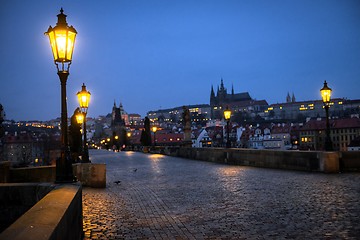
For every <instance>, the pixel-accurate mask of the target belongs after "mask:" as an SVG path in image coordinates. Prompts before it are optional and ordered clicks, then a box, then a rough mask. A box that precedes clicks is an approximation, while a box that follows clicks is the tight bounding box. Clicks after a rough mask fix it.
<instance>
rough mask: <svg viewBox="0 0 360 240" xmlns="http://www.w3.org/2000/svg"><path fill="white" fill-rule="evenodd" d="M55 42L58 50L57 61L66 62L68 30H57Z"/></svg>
mask: <svg viewBox="0 0 360 240" xmlns="http://www.w3.org/2000/svg"><path fill="white" fill-rule="evenodd" d="M55 40H56V50H57V59H55V61H59V62H64V61H66V45H67V41H66V30H61V29H56V30H55Z"/></svg>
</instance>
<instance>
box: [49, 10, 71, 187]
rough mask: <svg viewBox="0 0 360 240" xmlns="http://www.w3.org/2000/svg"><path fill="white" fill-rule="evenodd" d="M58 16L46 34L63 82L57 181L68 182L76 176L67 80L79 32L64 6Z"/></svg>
mask: <svg viewBox="0 0 360 240" xmlns="http://www.w3.org/2000/svg"><path fill="white" fill-rule="evenodd" d="M57 17H58V21H57V23H56V26H55V27H51V26H50V27H49V28H48V30H47V32H45V34H46V35H48V36H49V40H50V46H51V50H52V53H53V57H54V63H55V65H56V68H57V71H58V72H57V74H58V76H59V78H60V84H61V157H60V159H59V160H57V162H56V182H58V183H67V182H73V181H74V176H73V172H72V163H71V162H72V161H71V157H70V149H69V141H68V126H67V103H66V81H67V79H68V76H69V67H70V64H71V61H72V57H73V51H74V45H75V38H76V34H77V32H76V30H75V28H74V27H73V26H68V24H67V22H66V15H65V14H64V10H63V9H62V8H61V9H60V14H58V15H57ZM59 65H60V66H59Z"/></svg>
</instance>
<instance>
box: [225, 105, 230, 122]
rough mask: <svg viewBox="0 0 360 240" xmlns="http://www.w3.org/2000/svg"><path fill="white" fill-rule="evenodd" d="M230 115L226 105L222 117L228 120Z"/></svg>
mask: <svg viewBox="0 0 360 240" xmlns="http://www.w3.org/2000/svg"><path fill="white" fill-rule="evenodd" d="M230 117H231V110H230V109H229V108H228V107H226V109H225V110H224V118H225V120H229V119H230Z"/></svg>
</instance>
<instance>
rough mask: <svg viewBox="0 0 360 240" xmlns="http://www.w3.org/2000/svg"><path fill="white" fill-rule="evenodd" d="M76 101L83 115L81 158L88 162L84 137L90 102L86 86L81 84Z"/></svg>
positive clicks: (87, 151)
mask: <svg viewBox="0 0 360 240" xmlns="http://www.w3.org/2000/svg"><path fill="white" fill-rule="evenodd" d="M76 95H77V97H78V100H79V105H80V109H81V112H82V114H83V117H84V119H83V122H84V127H83V130H84V153H83V156H82V162H90V160H89V149H88V146H87V137H86V115H87V111H88V108H89V102H90V95H91V94H90V92H89V91H87V90H86V86H85V84H84V83H83V85H82V87H81V91H79V92H78V93H77V94H76Z"/></svg>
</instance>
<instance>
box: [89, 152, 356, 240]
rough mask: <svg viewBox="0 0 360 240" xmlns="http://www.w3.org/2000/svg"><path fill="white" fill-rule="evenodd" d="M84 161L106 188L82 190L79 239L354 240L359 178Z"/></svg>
mask: <svg viewBox="0 0 360 240" xmlns="http://www.w3.org/2000/svg"><path fill="white" fill-rule="evenodd" d="M90 156H91V160H92V162H94V163H101V162H105V163H106V164H107V167H106V168H107V188H106V189H93V188H84V189H83V211H84V219H83V221H84V233H85V238H84V239H360V174H359V173H346V174H323V173H308V172H296V171H283V170H273V169H261V168H251V167H242V166H229V165H221V164H215V163H207V162H201V161H193V160H187V159H181V158H173V157H166V156H162V155H156V154H155V155H150V154H142V153H136V152H120V153H113V152H107V151H103V150H94V151H91V152H90ZM116 181H120V182H119V183H115V182H116Z"/></svg>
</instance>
